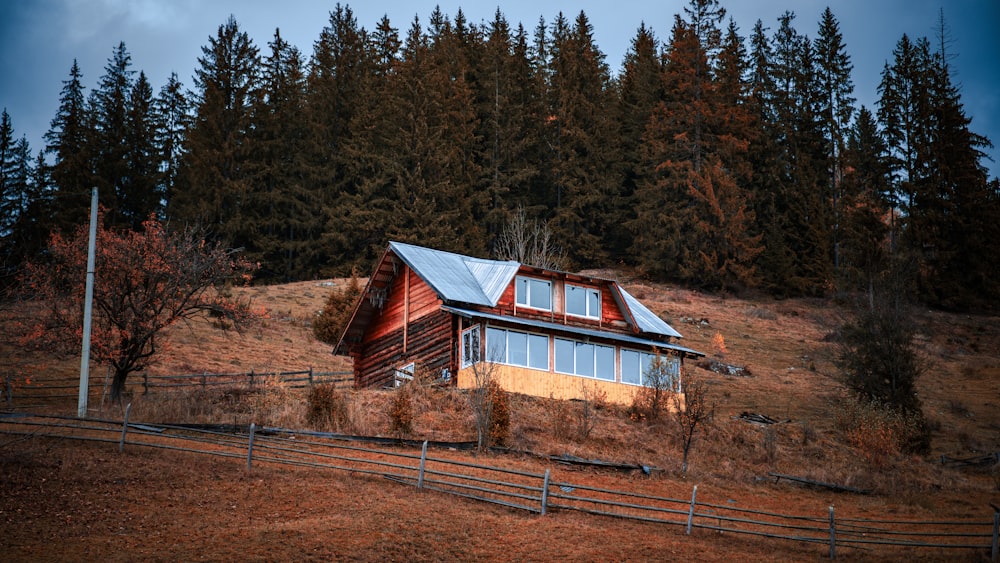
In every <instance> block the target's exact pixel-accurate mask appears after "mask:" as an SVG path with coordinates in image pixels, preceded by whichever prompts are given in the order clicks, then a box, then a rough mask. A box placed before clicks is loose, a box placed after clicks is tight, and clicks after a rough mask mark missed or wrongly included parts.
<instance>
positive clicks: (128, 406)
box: [118, 403, 132, 453]
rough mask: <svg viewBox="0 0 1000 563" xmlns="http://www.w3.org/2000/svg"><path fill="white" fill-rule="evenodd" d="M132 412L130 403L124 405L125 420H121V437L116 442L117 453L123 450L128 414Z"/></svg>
mask: <svg viewBox="0 0 1000 563" xmlns="http://www.w3.org/2000/svg"><path fill="white" fill-rule="evenodd" d="M131 412H132V403H129V404H128V405H126V407H125V420H124V421H123V422H122V439H121V440H120V441H119V442H118V453H122V451H124V450H125V433H126V432H127V431H128V415H129V414H130V413H131Z"/></svg>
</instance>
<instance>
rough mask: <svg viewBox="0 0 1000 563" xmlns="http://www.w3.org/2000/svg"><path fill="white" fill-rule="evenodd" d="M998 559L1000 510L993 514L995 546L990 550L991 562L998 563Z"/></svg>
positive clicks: (999, 553) (999, 554)
mask: <svg viewBox="0 0 1000 563" xmlns="http://www.w3.org/2000/svg"><path fill="white" fill-rule="evenodd" d="M994 508H996V507H994ZM997 557H1000V510H995V511H994V512H993V546H992V548H991V549H990V561H993V563H996V562H997Z"/></svg>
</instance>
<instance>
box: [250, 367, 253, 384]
mask: <svg viewBox="0 0 1000 563" xmlns="http://www.w3.org/2000/svg"><path fill="white" fill-rule="evenodd" d="M250 387H253V370H250Z"/></svg>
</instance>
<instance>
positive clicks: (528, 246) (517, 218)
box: [494, 207, 566, 270]
mask: <svg viewBox="0 0 1000 563" xmlns="http://www.w3.org/2000/svg"><path fill="white" fill-rule="evenodd" d="M494 255H495V256H496V258H497V259H498V260H514V261H517V262H520V263H521V264H527V265H529V266H536V267H538V268H545V269H546V270H559V269H562V268H563V267H564V265H565V262H566V256H565V254H564V253H563V251H562V249H561V248H559V247H558V246H556V244H555V242H554V241H553V240H552V231H551V230H550V229H549V225H548V223H545V222H541V223H539V222H538V221H537V220H535V219H532V220H528V216H527V213H525V211H524V208H523V207H518V208H517V212H516V213H514V216H513V217H511V220H510V223H508V224H507V226H506V227H504V229H503V231H502V232H501V233H500V234H499V235H498V236H497V240H496V244H495V246H494Z"/></svg>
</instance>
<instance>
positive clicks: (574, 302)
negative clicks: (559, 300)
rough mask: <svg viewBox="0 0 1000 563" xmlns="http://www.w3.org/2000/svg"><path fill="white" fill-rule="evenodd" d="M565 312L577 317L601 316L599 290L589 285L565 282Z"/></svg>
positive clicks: (597, 317) (595, 317)
mask: <svg viewBox="0 0 1000 563" xmlns="http://www.w3.org/2000/svg"><path fill="white" fill-rule="evenodd" d="M566 313H568V314H570V315H576V316H578V317H590V318H592V319H599V318H601V292H600V291H598V290H596V289H591V288H589V287H580V286H578V285H569V284H566Z"/></svg>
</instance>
